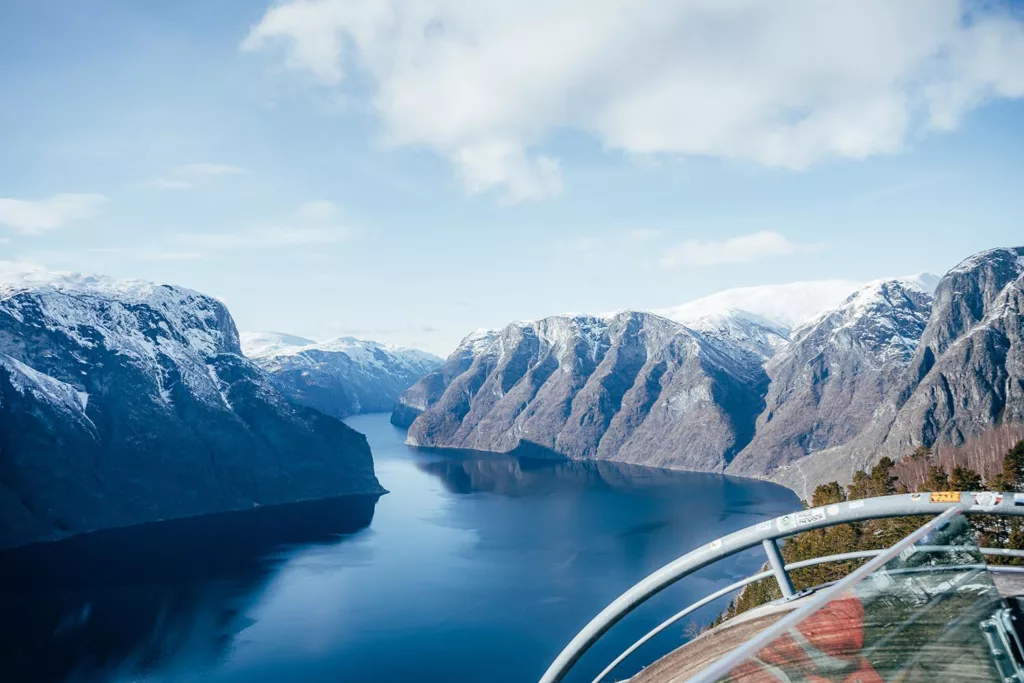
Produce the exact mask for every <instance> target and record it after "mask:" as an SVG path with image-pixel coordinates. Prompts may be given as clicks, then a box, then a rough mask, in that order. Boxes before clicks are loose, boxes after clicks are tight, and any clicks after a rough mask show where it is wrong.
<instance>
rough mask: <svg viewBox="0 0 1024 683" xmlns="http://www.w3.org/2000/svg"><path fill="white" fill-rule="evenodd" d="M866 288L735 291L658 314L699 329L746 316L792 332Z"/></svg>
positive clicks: (828, 284) (828, 285) (848, 284)
mask: <svg viewBox="0 0 1024 683" xmlns="http://www.w3.org/2000/svg"><path fill="white" fill-rule="evenodd" d="M862 284H863V283H862V282H858V281H856V280H842V279H835V280H811V281H802V282H790V283H787V284H782V285H761V286H754V287H735V288H732V289H725V290H722V291H720V292H716V293H714V294H710V295H708V296H705V297H701V298H699V299H695V300H693V301H689V302H687V303H683V304H680V305H678V306H671V307H669V308H662V309H656V310H655V311H654V312H655V313H657V314H658V315H662V316H664V317H666V318H669V319H670V320H675V321H676V322H680V323H682V324H684V325H687V324H692V325H698V324H700V323H701V321H702V320H703V319H706V318H710V317H712V316H726V315H738V314H746V315H751V316H755V317H757V318H760V319H762V320H764V321H767V322H769V323H771V324H773V325H776V326H779V327H783V328H786V329H792V328H794V327H796V326H798V325H799V324H800V323H802V322H804V321H805V320H807V319H809V318H812V317H814V316H815V315H817V314H818V313H820V312H821V311H824V310H826V309H829V308H833V307H834V306H836V305H838V304H840V303H841V302H842V301H843V300H844V299H845V298H846V297H848V296H849V295H850V292H853V291H854V290H856V289H857V288H858V287H860V286H861V285H862Z"/></svg>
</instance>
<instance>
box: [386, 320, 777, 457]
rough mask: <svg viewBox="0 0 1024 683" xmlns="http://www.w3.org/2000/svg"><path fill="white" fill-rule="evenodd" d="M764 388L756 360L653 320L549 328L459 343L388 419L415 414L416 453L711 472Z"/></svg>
mask: <svg viewBox="0 0 1024 683" xmlns="http://www.w3.org/2000/svg"><path fill="white" fill-rule="evenodd" d="M766 380H767V378H766V376H765V375H764V372H763V370H762V369H761V363H760V358H758V357H757V356H756V355H755V354H753V353H750V352H749V351H747V350H745V349H743V348H742V347H740V346H738V345H727V344H723V343H722V342H721V341H719V340H715V339H713V338H711V337H708V336H706V335H704V334H702V333H700V332H698V331H694V330H690V329H688V328H686V327H684V326H682V325H679V324H677V323H674V322H672V321H669V320H666V319H664V318H661V317H659V316H656V315H653V314H649V313H637V312H626V313H620V314H618V315H616V316H614V317H610V318H601V317H592V316H571V317H570V316H555V317H551V318H545V319H543V320H539V321H529V322H524V323H513V324H511V325H509V326H507V327H506V328H504V329H503V330H501V331H500V332H482V333H477V334H475V335H472V336H471V337H469V338H467V339H466V340H465V341H464V342H463V343H462V344H461V345H460V347H459V349H458V350H457V351H456V352H455V353H454V354H452V356H451V357H450V358H449V360H448V362H447V363H446V365H445V366H444V367H443V368H442V369H441V370H439V371H437V372H435V373H432V374H430V375H428V376H427V377H425V378H424V379H423V380H421V381H420V382H419V383H418V384H417V385H415V386H414V387H412V388H411V389H410V390H409V391H408V392H406V394H405V395H404V396H403V398H402V400H401V401H400V404H399V408H396V415H398V416H400V417H402V416H404V417H408V416H410V415H412V414H414V413H418V415H417V417H416V418H415V419H414V420H413V421H412V424H411V426H410V428H409V437H408V442H409V443H411V444H415V445H423V446H442V447H453V448H469V449H476V450H488V451H498V452H509V451H519V452H528V453H535V454H536V453H547V454H557V455H561V456H566V457H569V458H574V459H584V458H586V459H599V460H602V459H606V460H618V461H621V462H631V463H637V464H646V465H654V466H660V467H676V468H681V469H695V470H704V471H716V472H720V471H722V470H723V469H724V468H725V466H726V464H727V463H728V461H729V460H730V459H731V458H732V457H733V455H734V454H735V453H736V452H738V451H739V450H740V449H741V448H742V447H743V445H745V443H746V442H747V440H749V438H750V437H751V435H752V430H753V423H754V419H755V417H756V415H757V414H758V413H759V412H760V409H761V405H762V400H761V399H762V396H763V393H764V389H765V385H766ZM396 421H401V420H400V419H397V420H396Z"/></svg>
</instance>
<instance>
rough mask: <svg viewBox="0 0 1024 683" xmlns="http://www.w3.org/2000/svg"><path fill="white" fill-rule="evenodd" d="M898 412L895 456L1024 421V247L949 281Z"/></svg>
mask: <svg viewBox="0 0 1024 683" xmlns="http://www.w3.org/2000/svg"><path fill="white" fill-rule="evenodd" d="M894 407H895V408H896V409H897V411H898V412H897V413H896V417H895V420H894V422H893V425H892V428H891V429H890V430H889V431H888V433H887V434H886V436H885V440H884V442H883V444H882V446H883V449H884V450H885V451H886V452H894V453H900V452H904V451H907V450H908V449H910V450H912V449H913V448H914V447H915V446H916V445H919V444H922V443H924V444H928V445H931V444H934V443H953V444H958V443H962V442H963V440H964V439H965V438H969V437H972V436H977V435H978V434H979V433H980V432H981V430H983V429H985V428H986V427H989V426H991V425H993V424H996V423H998V422H1019V421H1022V420H1024V247H1019V248H1016V249H995V250H992V251H987V252H983V253H981V254H977V255H976V256H973V257H971V258H969V259H967V260H966V261H964V262H963V263H961V264H960V265H958V266H957V267H956V268H954V269H953V270H951V271H950V272H949V273H948V274H947V275H946V277H944V278H943V279H942V282H941V283H940V284H939V286H938V288H937V289H936V292H935V303H934V305H933V314H932V317H931V320H930V321H929V323H928V327H927V329H925V331H924V334H923V335H922V337H921V344H920V347H919V348H918V350H917V353H916V354H915V355H914V358H913V361H912V362H911V365H910V368H909V370H908V372H907V374H906V376H905V377H904V381H903V383H902V385H901V387H900V392H899V394H898V395H897V396H896V397H895V400H894Z"/></svg>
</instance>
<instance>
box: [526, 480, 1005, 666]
mask: <svg viewBox="0 0 1024 683" xmlns="http://www.w3.org/2000/svg"><path fill="white" fill-rule="evenodd" d="M953 507H962V508H963V511H964V512H965V513H966V514H969V515H975V514H989V515H993V514H994V515H1018V516H1024V494H1013V493H990V492H987V491H986V492H966V491H964V492H942V493H934V494H930V493H909V494H902V495H896V496H883V497H880V498H867V499H864V500H851V501H848V502H843V503H837V504H835V505H827V506H823V507H816V508H811V509H808V510H801V511H799V512H793V513H790V514H788V515H782V516H781V517H776V518H775V519H772V520H769V521H764V522H761V523H759V524H755V525H753V526H749V527H747V528H746V529H741V530H739V531H736V532H734V533H732V534H729V535H728V536H723V537H721V538H718V539H715V540H714V541H711V542H710V543H708V544H706V545H703V546H701V547H700V548H697V549H696V550H693V551H691V552H689V553H687V554H686V555H683V556H682V557H680V558H678V559H677V560H675V561H673V562H670V563H669V564H667V565H665V566H664V567H662V568H661V569H659V570H657V571H655V572H654V573H653V574H651V575H649V576H648V577H647V578H645V579H643V580H641V581H640V582H639V583H637V584H635V585H634V586H633V587H632V588H630V589H629V590H627V591H626V592H625V593H623V594H622V595H620V596H619V597H618V598H616V599H615V600H614V601H613V602H612V603H611V604H610V605H608V606H607V607H605V608H604V609H603V610H602V611H601V612H600V613H599V614H598V615H597V616H596V617H594V618H593V619H592V620H591V621H590V623H589V624H587V625H586V626H585V627H584V628H583V630H582V631H580V632H579V633H578V634H577V635H576V637H575V638H573V639H572V641H570V642H569V644H568V645H567V646H566V647H565V649H564V650H562V652H561V653H560V654H559V655H558V657H557V658H556V659H555V661H554V662H553V663H552V664H551V666H550V667H548V670H547V671H546V672H545V673H544V675H543V676H542V677H541V679H540V683H558V682H559V681H561V680H562V679H563V678H564V677H565V676H566V674H568V673H569V671H570V670H571V669H572V667H573V666H574V665H575V664H576V662H577V661H578V660H579V659H580V657H582V656H583V655H584V654H585V653H586V652H587V650H589V649H590V648H591V647H592V646H593V645H594V643H596V642H597V641H598V640H599V639H600V638H601V636H603V635H604V634H605V633H606V632H607V631H608V630H609V629H611V628H612V626H614V625H615V624H616V623H618V622H619V620H621V619H622V618H623V617H625V616H626V615H627V614H629V613H630V612H632V611H633V610H634V609H636V608H637V607H638V606H640V605H641V604H643V603H644V602H646V601H647V600H648V599H649V598H651V597H652V596H654V595H656V594H657V593H659V592H660V591H662V590H663V589H665V588H667V587H668V586H670V585H672V584H674V583H675V582H677V581H679V580H680V579H682V578H684V577H686V576H688V575H690V574H692V573H693V572H695V571H697V570H698V569H702V568H704V567H707V566H708V565H711V564H714V563H715V562H718V561H719V560H722V559H724V558H726V557H729V556H731V555H735V554H736V553H739V552H742V551H744V550H748V549H749V548H753V547H754V546H756V545H759V544H760V545H761V546H762V547H763V548H764V551H765V554H766V555H767V557H768V565H769V567H770V569H769V570H768V571H763V572H760V573H758V574H755V575H753V576H751V577H748V578H746V579H743V580H742V581H737V582H736V583H733V584H731V585H729V586H726V587H725V588H722V589H720V590H718V591H715V592H714V593H712V594H711V595H708V596H707V597H705V598H702V599H701V600H698V601H697V602H694V603H693V604H691V605H689V606H688V607H686V608H685V609H683V610H682V611H680V612H677V613H676V614H674V615H673V616H672V617H670V618H669V619H667V620H666V621H664V622H662V623H661V624H659V625H658V626H657V627H655V628H654V629H653V630H651V631H650V632H648V633H647V634H646V635H644V636H643V637H642V638H640V640H638V641H637V642H635V643H634V644H633V645H631V646H630V647H629V648H627V649H626V650H624V651H623V652H622V654H620V655H619V656H618V657H616V658H615V660H613V661H612V663H611V664H609V665H608V666H607V667H605V669H604V670H603V671H602V672H601V673H600V674H599V675H598V676H597V678H595V679H594V683H599V682H600V681H601V680H602V679H603V678H604V677H605V676H607V675H608V674H609V673H611V672H612V671H613V670H614V669H615V668H616V667H617V666H618V665H619V664H620V663H622V662H623V661H624V660H625V659H626V658H627V657H629V655H631V654H632V653H633V652H635V651H636V650H637V649H639V648H640V647H641V646H642V645H643V644H644V643H646V642H648V641H649V640H651V639H652V638H654V637H655V636H656V635H658V634H659V633H661V632H662V631H664V630H665V629H666V628H668V627H669V626H671V625H672V624H674V623H676V622H678V621H679V620H680V619H682V618H684V617H685V616H687V615H688V614H690V613H692V612H693V611H695V610H697V609H700V608H701V607H703V606H705V605H707V604H708V603H710V602H712V601H714V600H717V599H718V598H721V597H723V596H725V595H728V594H729V593H731V592H733V591H735V590H738V589H739V588H742V587H743V586H746V585H748V584H751V583H754V582H755V581H760V580H762V579H766V578H769V577H771V576H774V577H775V579H776V581H777V582H778V584H779V590H780V591H781V592H782V596H783V599H784V600H792V599H793V598H795V597H797V595H796V591H795V590H794V589H793V582H792V581H791V580H790V577H789V571H790V570H793V569H799V568H801V567H809V566H813V565H816V564H823V563H826V562H841V561H845V560H852V559H862V558H870V557H874V556H875V555H878V554H880V553H882V552H883V551H882V550H865V551H859V552H853V553H843V554H841V555H829V556H827V557H819V558H814V559H811V560H805V561H802V562H794V563H791V564H788V565H786V564H784V563H783V561H782V555H781V553H780V552H779V546H778V543H777V541H778V539H780V538H785V537H787V536H793V535H796V534H799V533H802V532H804V531H810V530H812V529H821V528H825V527H830V526H835V525H837V524H847V523H850V522H863V521H866V520H870V519H885V518H888V517H908V516H913V515H937V514H941V513H942V512H944V511H946V510H947V509H949V508H953ZM982 553H983V554H985V555H990V556H991V555H997V556H1005V557H1024V551H1019V550H1004V549H998V548H982ZM1005 569H1008V570H1011V571H1012V570H1013V569H1016V568H1013V569H1011V568H1005ZM1021 571H1024V570H1021Z"/></svg>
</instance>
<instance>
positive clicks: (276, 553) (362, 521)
mask: <svg viewBox="0 0 1024 683" xmlns="http://www.w3.org/2000/svg"><path fill="white" fill-rule="evenodd" d="M376 503H377V497H376V496H369V497H367V496H353V497H346V498H339V499H334V500H324V501H314V502H309V503H299V504H295V505H286V506H277V507H267V508H259V509H255V510H251V511H245V512H239V513H227V514H221V515H209V516H205V517H200V518H193V519H182V520H173V521H168V522H161V523H155V524H147V525H143V526H138V527H132V528H128V529H114V530H109V531H103V532H98V533H95V534H90V535H86V536H79V537H75V538H71V539H68V540H66V541H61V542H58V543H48V544H40V545H36V546H31V547H27V548H22V549H19V550H14V551H9V552H7V553H5V554H3V555H0V587H2V588H0V602H2V605H3V608H2V609H0V634H2V638H0V681H34V682H35V681H38V682H41V683H48V682H50V681H52V682H54V683H56V682H58V681H65V680H72V681H79V680H83V681H84V680H96V679H101V680H107V679H111V678H114V677H117V676H120V675H126V676H127V675H130V674H141V673H145V672H147V671H153V670H157V669H160V668H163V667H166V666H167V665H168V664H169V663H170V662H172V661H175V660H178V659H187V660H188V661H189V662H190V666H196V667H200V668H201V667H203V666H208V665H212V664H214V663H216V662H217V661H218V660H219V659H220V658H221V657H222V655H223V653H224V648H225V646H226V645H227V644H228V643H230V642H231V641H232V639H233V637H234V636H235V634H237V633H239V632H240V631H242V630H243V629H245V628H246V627H248V626H249V625H250V624H251V623H252V622H251V620H250V619H249V618H248V617H246V616H245V615H246V611H247V610H248V609H249V608H250V606H251V605H252V603H253V602H254V601H256V600H257V599H258V597H259V593H260V591H259V589H260V587H261V586H262V585H263V583H264V582H265V581H266V579H267V577H268V576H269V575H270V574H271V573H272V572H273V571H274V569H275V567H277V566H279V565H280V564H281V563H283V562H285V561H286V560H287V558H288V557H289V555H290V552H291V550H290V548H295V547H302V546H308V545H310V544H333V543H338V542H340V540H342V539H343V538H344V537H346V536H350V535H352V534H354V533H356V532H358V531H359V530H361V529H364V528H366V527H367V526H368V525H369V524H370V521H371V520H372V519H373V513H374V507H375V505H376Z"/></svg>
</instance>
